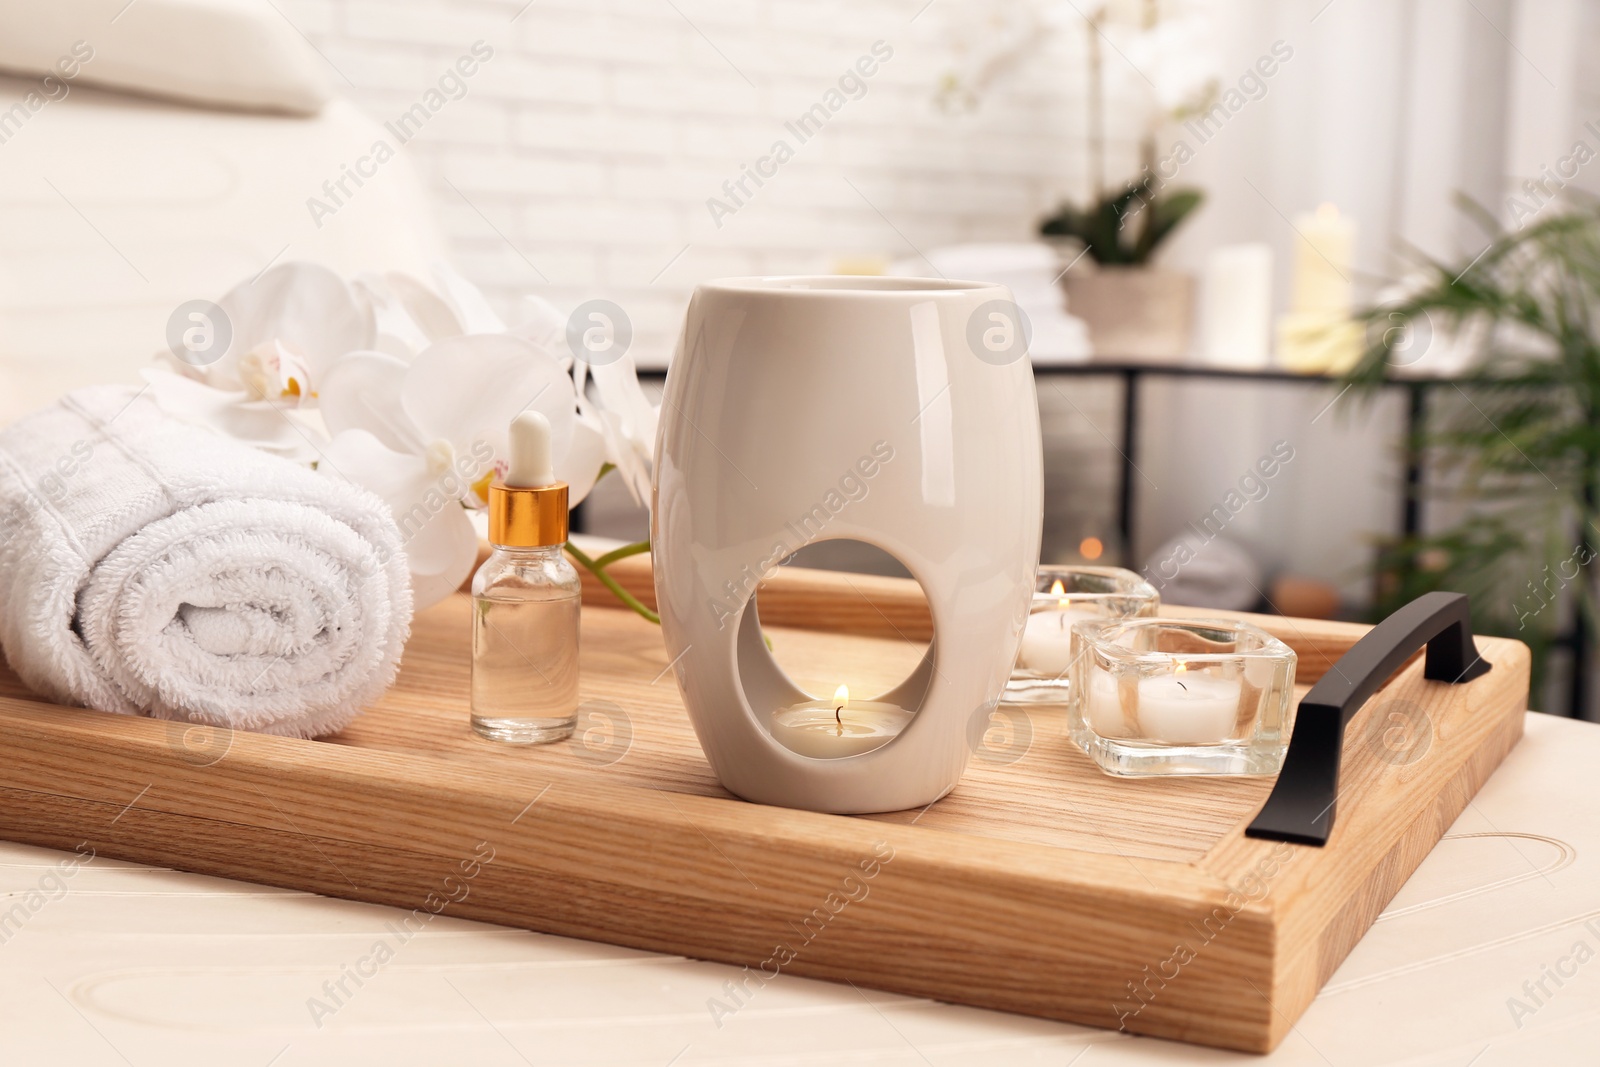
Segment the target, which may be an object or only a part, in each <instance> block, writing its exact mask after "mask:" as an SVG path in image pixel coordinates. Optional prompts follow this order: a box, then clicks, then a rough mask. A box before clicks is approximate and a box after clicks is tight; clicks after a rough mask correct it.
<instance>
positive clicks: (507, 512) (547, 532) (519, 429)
mask: <svg viewBox="0 0 1600 1067" xmlns="http://www.w3.org/2000/svg"><path fill="white" fill-rule="evenodd" d="M567 523H568V515H567V485H566V483H565V482H559V481H557V480H556V478H555V474H554V472H553V470H552V468H551V463H550V423H549V422H548V421H547V420H546V419H545V417H544V416H543V415H541V414H539V413H538V412H533V411H525V412H523V413H522V414H520V415H518V416H517V417H516V419H515V420H513V421H512V423H511V459H510V464H509V467H508V469H507V471H506V475H505V478H504V480H502V481H496V482H495V483H494V484H492V485H490V487H489V542H490V544H491V545H492V546H493V548H494V551H493V552H492V553H491V554H490V555H489V558H488V559H487V560H485V561H484V563H483V566H481V567H479V568H478V572H477V573H476V574H475V575H473V578H472V728H473V730H475V731H476V732H477V733H478V734H479V735H480V736H482V737H486V738H488V739H489V740H491V741H501V742H506V743H510V744H524V745H537V744H546V743H548V742H551V741H560V740H562V739H564V738H566V737H569V736H571V734H572V730H573V727H574V726H575V724H576V723H577V712H578V604H579V588H580V587H579V583H578V573H577V571H575V570H573V568H572V564H570V563H568V562H567V560H566V557H565V556H564V555H563V552H562V549H563V546H564V545H565V544H566V541H567Z"/></svg>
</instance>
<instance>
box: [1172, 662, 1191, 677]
mask: <svg viewBox="0 0 1600 1067" xmlns="http://www.w3.org/2000/svg"><path fill="white" fill-rule="evenodd" d="M1188 669H1189V665H1188V664H1187V663H1185V662H1183V660H1181V659H1180V660H1179V661H1178V665H1177V667H1175V668H1174V669H1173V673H1175V674H1182V673H1183V672H1184V671H1186V670H1188Z"/></svg>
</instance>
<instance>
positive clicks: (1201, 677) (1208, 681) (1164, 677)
mask: <svg viewBox="0 0 1600 1067" xmlns="http://www.w3.org/2000/svg"><path fill="white" fill-rule="evenodd" d="M1239 695H1240V688H1239V683H1238V682H1237V681H1230V680H1229V679H1226V678H1217V677H1214V676H1212V675H1209V674H1204V673H1201V672H1198V671H1191V670H1189V669H1188V668H1187V667H1185V666H1184V664H1183V663H1182V662H1180V663H1179V664H1178V665H1177V668H1176V669H1175V670H1174V671H1173V672H1172V673H1171V674H1161V675H1157V676H1156V677H1154V678H1141V679H1140V680H1139V731H1140V733H1142V734H1143V735H1144V737H1145V739H1146V740H1150V741H1162V742H1165V743H1167V744H1171V745H1206V744H1217V743H1220V742H1222V741H1226V740H1228V739H1229V738H1231V737H1232V736H1233V728H1234V724H1235V722H1236V721H1237V720H1238V717H1239Z"/></svg>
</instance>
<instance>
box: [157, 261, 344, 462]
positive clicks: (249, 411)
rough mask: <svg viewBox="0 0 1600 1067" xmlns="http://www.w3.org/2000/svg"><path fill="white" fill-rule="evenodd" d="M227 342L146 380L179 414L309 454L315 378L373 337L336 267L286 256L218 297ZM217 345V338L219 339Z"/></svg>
mask: <svg viewBox="0 0 1600 1067" xmlns="http://www.w3.org/2000/svg"><path fill="white" fill-rule="evenodd" d="M217 303H218V307H219V308H220V309H221V312H222V319H223V323H220V324H212V328H213V330H215V329H217V327H219V326H225V328H226V329H227V331H228V332H227V334H226V336H228V338H229V340H228V343H227V347H226V348H225V349H224V350H223V351H222V352H221V353H220V354H219V355H217V356H216V358H215V359H213V360H211V361H209V362H206V361H205V360H204V357H205V356H206V355H207V353H204V352H196V353H194V354H193V362H186V361H180V360H176V359H174V360H173V362H174V364H175V365H176V367H177V370H178V373H176V374H174V373H171V372H168V371H163V370H150V371H147V372H146V373H145V380H146V382H148V383H149V388H150V391H151V393H152V395H153V396H154V397H155V399H156V401H157V402H158V403H159V404H160V405H161V406H162V408H163V409H164V410H165V411H166V412H167V413H168V414H170V415H172V416H174V417H175V418H179V419H183V420H184V421H187V422H193V423H197V424H199V425H202V426H206V427H208V428H210V429H212V430H216V431H217V432H219V433H222V434H225V435H227V436H229V437H233V438H237V439H239V440H241V441H245V442H247V443H249V444H252V445H255V446H257V447H259V448H262V449H264V450H266V451H269V452H273V453H276V454H278V455H283V456H288V457H290V458H293V459H298V460H304V461H309V460H312V459H314V458H315V457H316V454H317V449H318V447H319V445H320V443H321V441H322V440H323V439H324V438H323V434H322V433H321V431H320V429H319V428H318V424H317V420H316V419H315V417H314V416H309V417H308V416H306V415H305V414H303V413H301V412H299V411H296V410H295V409H298V408H302V407H308V406H312V405H313V403H314V401H315V398H316V395H317V388H318V384H319V381H320V379H321V378H322V376H323V375H324V374H325V373H326V372H327V371H328V369H329V368H330V367H331V366H332V365H333V363H334V362H335V361H336V360H337V359H339V357H341V356H343V355H344V354H345V353H346V352H349V351H352V350H356V349H364V348H370V347H372V344H373V334H374V328H373V312H372V308H371V306H370V305H369V304H368V303H367V302H366V301H365V300H363V299H361V298H360V297H358V296H357V294H356V292H355V291H354V290H353V289H352V288H351V287H350V286H348V285H346V284H345V282H344V280H343V279H341V278H340V277H339V276H338V275H337V274H334V273H333V272H332V271H330V270H328V269H327V268H326V267H320V266H317V265H316V264H314V263H283V264H280V265H278V266H275V267H271V268H269V269H267V270H266V271H263V272H262V273H261V275H260V276H258V277H256V278H254V279H253V280H251V281H248V282H244V283H242V284H240V285H238V286H235V287H234V288H233V289H232V290H230V291H229V292H228V293H227V294H226V295H225V296H223V297H222V299H221V300H219V301H218V302H217ZM219 343H220V339H219Z"/></svg>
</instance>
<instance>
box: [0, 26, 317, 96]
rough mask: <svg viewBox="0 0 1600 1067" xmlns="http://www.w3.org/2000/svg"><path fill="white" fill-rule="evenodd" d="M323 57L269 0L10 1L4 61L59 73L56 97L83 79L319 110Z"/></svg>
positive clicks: (0, 30) (29, 72)
mask: <svg viewBox="0 0 1600 1067" xmlns="http://www.w3.org/2000/svg"><path fill="white" fill-rule="evenodd" d="M322 62H323V61H322V60H321V59H320V58H319V57H318V56H317V54H316V52H315V51H313V50H312V48H311V46H310V45H309V44H308V43H307V41H306V40H305V39H304V38H303V37H301V35H300V33H299V31H297V30H296V29H295V28H294V27H293V26H291V25H290V24H289V23H288V22H287V21H286V20H285V19H284V17H283V16H282V15H280V14H278V12H277V11H275V10H273V7H272V5H271V4H270V3H269V2H268V0H133V2H132V3H129V0H49V2H48V3H40V2H39V0H0V68H4V69H7V70H10V71H14V72H16V73H17V74H21V75H23V76H24V77H38V78H45V79H49V80H47V81H46V82H45V83H44V84H43V86H42V88H41V90H40V93H41V95H42V96H44V97H47V98H56V97H59V96H60V95H64V93H65V92H67V91H70V85H71V84H73V83H74V82H82V83H92V84H95V85H100V86H105V87H107V88H112V89H124V90H129V91H132V92H136V93H144V94H148V95H150V96H161V97H168V98H171V99H176V100H182V101H185V102H188V103H195V104H204V105H207V106H211V107H222V108H235V109H240V110H246V111H276V112H287V113H289V114H295V115H312V114H315V113H316V112H317V111H319V110H321V108H322V105H323V104H324V103H325V102H326V101H327V100H328V98H329V95H330V94H329V92H328V85H327V80H326V78H325V77H324V72H323V70H322V66H321V64H322ZM64 87H65V88H64Z"/></svg>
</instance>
